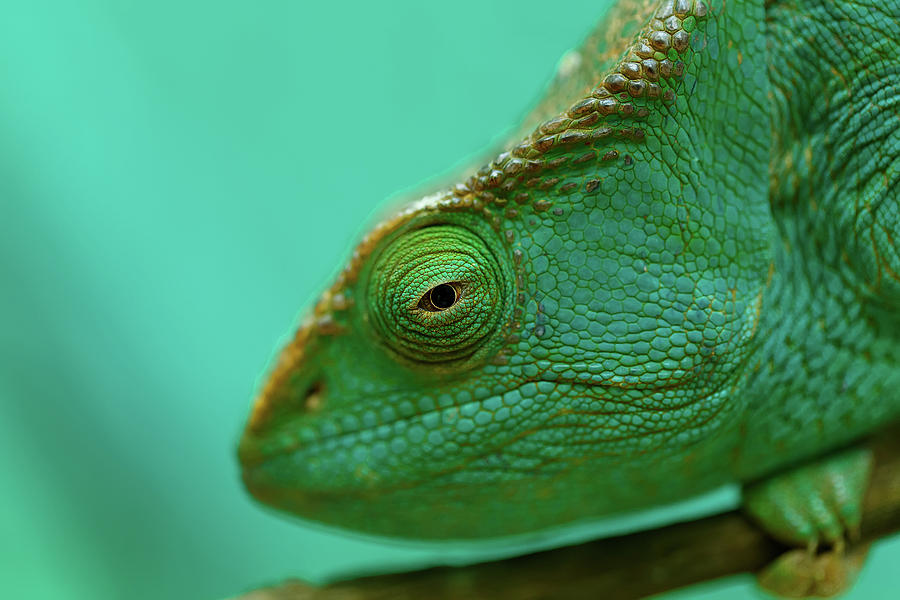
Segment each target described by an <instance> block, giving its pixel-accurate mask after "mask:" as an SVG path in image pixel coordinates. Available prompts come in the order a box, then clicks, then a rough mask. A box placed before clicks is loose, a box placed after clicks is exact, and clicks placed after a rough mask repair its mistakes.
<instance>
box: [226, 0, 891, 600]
mask: <svg viewBox="0 0 900 600" xmlns="http://www.w3.org/2000/svg"><path fill="white" fill-rule="evenodd" d="M548 18H549V19H550V21H551V22H552V19H553V18H560V19H563V18H565V19H568V18H574V16H572V15H555V16H554V15H552V13H551V15H550V16H548ZM898 42H900V4H898V2H896V0H890V1H889V2H882V1H876V0H852V1H850V0H844V1H842V0H767V1H766V2H763V1H760V0H727V1H726V0H662V1H648V0H620V1H618V2H617V3H616V4H615V5H613V6H612V7H611V8H610V9H609V10H608V11H607V13H606V15H605V17H604V18H603V19H601V21H600V22H599V24H598V25H597V26H596V28H595V29H594V30H593V31H592V32H591V33H589V34H588V36H587V37H586V39H585V40H584V42H583V43H582V45H581V46H580V47H579V48H578V49H577V50H574V51H572V52H571V53H569V54H568V55H566V57H565V58H564V60H563V61H561V64H560V68H559V70H558V73H557V75H556V76H555V78H554V79H553V81H552V82H551V83H550V84H549V86H548V89H547V93H546V95H545V97H544V98H543V99H542V100H540V101H539V102H538V104H537V106H536V107H535V108H534V109H533V110H532V111H531V112H530V113H529V114H528V115H527V116H526V118H525V119H524V121H523V123H522V125H521V127H519V128H517V129H516V130H515V131H514V132H513V133H512V135H511V137H510V140H509V142H508V143H506V144H505V145H504V147H503V149H502V151H501V152H497V153H496V154H494V155H492V157H491V158H490V159H489V160H485V162H484V164H483V166H480V167H479V168H476V169H472V170H469V171H466V172H465V173H463V174H462V175H460V176H459V177H458V178H456V179H455V180H454V181H453V182H452V183H451V184H450V185H446V186H441V187H439V188H438V189H437V190H436V191H433V192H430V193H427V194H424V195H422V196H421V197H418V198H415V199H414V200H412V201H410V202H408V203H407V204H405V205H403V206H402V207H400V208H399V209H398V210H396V211H395V212H394V213H392V214H391V215H390V216H389V217H388V218H387V219H385V220H383V221H382V222H380V223H378V224H377V225H376V226H375V227H374V228H373V229H372V230H371V231H370V232H369V233H368V234H367V235H366V236H364V237H363V238H362V240H361V241H360V242H359V243H358V246H357V247H356V249H355V250H354V252H353V253H352V256H351V257H350V258H349V261H348V263H347V264H346V265H345V266H344V268H343V270H341V271H340V273H339V274H338V275H337V277H336V280H335V281H334V282H333V284H332V285H331V286H330V287H328V288H327V289H326V290H325V291H324V292H323V294H322V295H321V297H320V299H319V300H318V302H317V303H316V304H315V306H314V307H313V308H312V309H311V310H310V311H309V313H308V315H307V316H306V317H305V319H304V320H303V322H302V324H301V325H300V327H299V329H298V330H297V332H296V334H295V335H294V337H293V338H292V339H291V340H290V341H289V343H288V344H287V345H286V347H285V348H284V349H283V350H282V352H281V354H280V356H279V358H278V360H277V363H276V364H275V366H274V367H273V368H272V370H271V373H270V374H269V377H268V379H267V381H266V383H265V384H264V385H263V386H262V389H261V391H260V393H259V395H258V397H257V399H256V401H255V403H254V405H253V408H252V411H251V414H250V416H249V419H248V423H247V425H246V428H245V431H244V433H243V436H242V438H241V440H240V444H239V448H238V454H239V460H240V463H241V465H242V477H243V481H244V483H245V485H246V487H247V489H248V490H249V492H250V493H251V494H252V495H253V496H254V497H255V498H256V499H258V500H259V501H261V502H263V503H265V504H268V505H271V506H273V507H276V508H278V509H281V510H284V511H288V512H290V513H294V514H296V515H300V516H302V517H305V518H307V519H311V520H315V521H318V522H322V523H326V524H331V525H335V526H338V527H342V528H347V529H352V530H358V531H363V532H367V533H371V534H378V535H383V536H392V537H401V538H414V539H463V538H489V537H496V536H507V535H512V534H517V533H523V532H531V531H537V530H542V529H547V528H550V527H554V526H557V525H561V524H565V523H572V522H575V521H580V520H585V519H593V518H597V517H603V516H607V515H616V514H620V513H623V512H626V511H635V510H639V509H644V508H649V507H653V506H658V505H664V504H667V503H671V502H674V501H677V500H680V499H684V498H689V497H693V496H696V495H698V494H700V493H703V492H705V491H708V490H712V489H715V488H716V487H717V486H721V485H723V484H725V483H728V482H737V483H739V484H741V485H743V505H744V508H745V510H746V511H747V513H748V514H749V515H750V516H751V517H753V518H754V519H755V520H756V521H757V522H758V523H759V524H760V526H762V527H763V528H764V529H765V530H766V531H767V532H769V533H770V534H771V535H772V536H774V537H775V538H777V539H779V540H781V541H783V542H785V543H787V544H789V545H791V546H795V547H796V548H797V551H796V552H795V553H794V554H792V555H790V556H788V555H785V556H786V557H787V558H786V559H785V560H783V561H781V562H780V563H778V562H777V561H776V564H774V565H772V567H770V568H769V569H768V570H767V571H766V574H765V577H767V578H768V579H767V583H766V582H764V585H767V586H768V587H769V588H770V589H773V590H774V591H776V592H778V593H781V594H784V595H804V594H810V593H818V594H822V595H827V594H831V593H835V592H836V591H839V590H840V589H842V588H843V587H844V586H845V585H848V583H847V582H842V581H838V582H837V583H835V582H834V581H825V580H824V579H827V577H825V576H823V574H822V570H823V569H825V567H822V562H821V560H819V559H820V558H821V557H822V556H824V554H821V553H819V552H825V553H830V554H828V556H832V557H837V558H835V560H836V561H837V562H836V563H834V564H843V563H841V562H840V559H841V556H843V552H844V549H845V546H846V543H847V542H852V540H853V539H854V532H855V531H857V530H858V527H859V523H860V519H861V499H862V495H863V493H864V491H865V488H866V482H867V477H868V473H869V471H870V468H871V462H872V459H871V452H870V451H869V450H868V449H867V447H866V445H865V444H864V440H865V438H866V436H868V435H869V434H871V433H873V432H875V431H877V430H879V429H881V428H883V427H885V426H887V425H889V424H891V423H894V422H896V421H898V420H900V246H898V241H900V197H898V189H900V185H898V182H900V63H898V61H897V60H896V52H895V50H896V45H897V43H898ZM512 59H513V58H512V57H506V58H504V57H500V56H498V57H493V58H490V59H487V58H486V60H491V61H496V62H497V63H498V64H497V65H496V67H497V68H502V63H503V61H504V60H512ZM359 135H360V136H364V135H365V134H364V132H362V131H361V132H360V133H359ZM348 168H350V167H349V166H348ZM798 553H799V554H798ZM817 553H818V554H817ZM801 563H802V564H803V565H806V566H805V567H803V568H801V567H798V565H800V564H801ZM810 565H813V566H810ZM815 565H818V567H816V566H815ZM816 569H818V571H816ZM848 573H849V571H848ZM762 577H763V576H762V575H761V578H762ZM823 578H824V579H823ZM837 579H841V578H840V577H838V578H837ZM846 579H847V580H848V581H849V580H850V579H852V574H849V575H848V576H847V577H846ZM798 582H799V583H798Z"/></svg>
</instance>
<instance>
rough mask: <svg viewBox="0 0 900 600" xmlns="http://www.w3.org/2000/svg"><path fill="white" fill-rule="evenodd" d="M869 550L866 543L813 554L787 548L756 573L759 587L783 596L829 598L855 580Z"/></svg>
mask: <svg viewBox="0 0 900 600" xmlns="http://www.w3.org/2000/svg"><path fill="white" fill-rule="evenodd" d="M868 551H869V544H863V545H860V546H854V547H853V548H852V549H850V550H849V551H845V550H844V549H843V547H840V548H837V547H835V548H834V549H832V550H829V551H827V552H823V553H821V554H816V553H815V552H814V551H811V550H800V549H797V550H789V551H788V552H785V553H784V554H782V555H781V556H779V557H778V558H776V559H775V560H774V561H772V563H771V564H769V565H768V566H767V567H766V568H765V569H763V570H762V571H761V572H760V573H759V575H758V576H757V581H758V582H759V585H760V587H762V588H763V589H764V590H766V591H768V592H770V593H772V594H775V595H776V596H782V597H784V598H809V597H819V598H830V597H832V596H837V595H838V594H840V593H842V592H845V591H846V590H847V589H849V588H850V586H851V585H853V582H854V581H856V576H857V575H858V574H859V571H860V569H862V566H863V563H864V562H865V560H866V554H867V553H868Z"/></svg>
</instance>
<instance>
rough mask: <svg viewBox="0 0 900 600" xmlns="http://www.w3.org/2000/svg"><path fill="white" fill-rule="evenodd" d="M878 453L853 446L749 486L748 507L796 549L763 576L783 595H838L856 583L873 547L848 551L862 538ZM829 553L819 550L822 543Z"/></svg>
mask: <svg viewBox="0 0 900 600" xmlns="http://www.w3.org/2000/svg"><path fill="white" fill-rule="evenodd" d="M871 470H872V453H871V451H870V450H868V449H867V448H853V449H850V450H845V451H843V452H840V453H838V454H834V455H831V456H827V457H825V458H822V459H819V460H817V461H815V462H813V463H809V464H806V465H803V466H801V467H798V468H796V469H794V470H792V471H787V472H785V473H781V474H778V475H775V476H774V477H771V478H769V479H766V480H763V481H759V482H757V483H753V484H751V485H748V486H747V487H746V488H745V489H744V508H745V510H746V511H747V512H748V513H749V514H750V516H751V517H752V518H753V519H754V520H755V521H757V523H759V524H760V526H762V528H763V529H765V530H766V531H767V532H768V533H769V534H770V535H772V537H774V538H776V539H778V540H779V541H781V542H784V543H786V544H789V545H792V546H800V547H801V548H804V549H797V550H791V551H789V552H787V553H785V554H784V555H782V556H780V557H779V558H778V559H776V560H775V561H774V562H773V563H772V564H771V565H769V566H768V567H767V568H766V569H764V570H763V571H762V573H760V575H759V583H760V585H761V586H762V587H763V588H765V589H766V590H768V591H770V592H773V593H775V594H777V595H779V596H786V597H791V598H802V597H807V596H821V597H829V596H834V595H837V594H839V593H841V592H842V591H844V590H846V589H847V588H849V587H850V585H852V583H853V581H854V580H855V579H856V575H857V573H858V572H859V569H860V568H861V566H862V564H863V561H864V559H865V555H866V550H867V549H868V548H867V547H854V548H851V549H849V550H847V549H845V542H846V541H853V540H855V539H858V537H859V526H860V521H861V519H862V501H863V495H864V494H865V491H866V485H867V483H868V479H869V473H870V472H871ZM823 546H824V547H826V548H827V551H825V552H817V551H818V550H819V549H820V548H821V547H823Z"/></svg>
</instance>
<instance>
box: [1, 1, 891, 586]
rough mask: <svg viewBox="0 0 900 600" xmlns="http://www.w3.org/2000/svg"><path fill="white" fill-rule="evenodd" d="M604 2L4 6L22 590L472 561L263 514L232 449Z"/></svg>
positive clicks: (13, 537) (5, 402)
mask: <svg viewBox="0 0 900 600" xmlns="http://www.w3.org/2000/svg"><path fill="white" fill-rule="evenodd" d="M603 5H604V3H603V2H597V1H596V0H594V1H588V0H555V1H554V2H552V3H547V4H545V3H536V2H535V3H527V4H526V3H523V2H516V1H514V0H502V1H494V2H485V1H484V0H464V1H457V2H454V3H452V4H448V3H431V2H415V1H412V0H402V1H396V2H392V3H389V5H384V4H382V3H349V4H348V3H337V2H332V3H322V4H320V5H318V6H316V7H314V8H312V7H309V6H305V5H304V4H302V3H298V2H275V1H270V2H261V3H243V2H242V3H238V2H192V3H187V4H185V3H183V2H175V1H157V2H140V3H139V2H129V1H123V0H109V1H106V2H103V1H98V0H80V1H78V2H64V1H61V0H60V1H56V2H54V1H49V0H37V1H34V0H33V1H31V2H27V3H24V2H23V3H15V4H8V5H7V6H5V7H4V8H5V10H3V11H2V13H0V170H2V171H0V281H2V285H3V287H2V293H0V311H2V312H0V314H2V315H3V325H2V328H0V400H2V420H0V486H2V487H0V489H2V495H0V587H2V589H3V591H2V595H3V596H4V597H18V598H67V599H69V598H72V599H81V598H85V599H103V598H124V597H129V598H148V599H149V598H192V599H193V598H199V599H205V598H222V597H226V596H229V595H234V594H237V593H239V592H241V591H246V590H248V589H250V588H252V587H253V586H256V585H260V584H263V583H267V582H274V581H277V580H280V579H282V578H284V577H288V576H299V577H304V578H308V579H312V580H323V579H325V578H328V577H330V576H334V575H335V574H337V573H341V572H347V571H352V570H359V569H368V570H371V569H378V568H387V567H391V566H393V567H394V568H397V566H399V565H404V564H412V563H417V562H428V561H434V560H439V557H441V556H452V557H456V558H457V559H459V558H460V557H465V556H466V552H467V551H468V549H467V548H466V547H460V546H456V547H454V549H453V551H452V552H451V551H450V550H448V549H447V548H444V547H441V546H435V545H430V546H411V545H397V544H387V543H385V542H379V541H373V540H365V539H361V538H356V537H349V536H347V535H342V534H337V533H333V532H329V531H325V530H323V529H320V528H316V527H312V526H309V525H303V524H298V523H297V522H292V521H290V520H286V519H284V518H283V517H281V516H278V515H275V514H273V513H270V512H267V511H264V510H262V509H261V508H260V507H258V506H256V505H254V504H253V503H252V502H251V501H250V500H249V499H248V497H247V496H246V494H245V493H244V492H243V490H242V488H241V485H240V482H239V477H238V471H237V467H236V462H235V459H234V445H235V442H236V440H237V437H238V435H239V432H240V429H241V427H242V425H243V421H244V418H245V415H246V413H247V411H248V409H249V405H250V401H251V398H252V396H253V394H254V390H255V389H256V387H257V386H258V384H259V377H260V375H261V374H262V373H263V372H264V371H265V369H266V366H267V364H268V361H269V360H270V359H271V358H272V356H273V354H274V352H275V351H276V349H277V348H278V347H279V346H280V345H281V343H282V342H283V341H284V340H285V337H286V336H287V335H288V334H289V333H290V331H291V329H292V327H293V323H294V322H295V321H296V318H297V317H298V315H299V314H300V311H301V309H302V308H303V307H305V306H308V305H309V304H310V303H311V302H312V301H313V299H314V297H315V295H316V294H317V292H318V291H319V290H321V289H322V287H323V286H324V285H325V284H326V283H327V282H328V281H329V280H330V278H331V277H332V276H333V275H334V273H335V271H336V269H337V268H338V267H339V265H340V263H341V262H342V261H343V259H344V257H345V256H346V255H347V253H348V252H349V249H350V246H351V241H352V240H353V239H354V238H356V237H358V236H359V235H360V233H361V232H362V230H363V228H364V227H365V224H366V223H367V222H371V219H372V215H373V211H376V210H377V209H378V207H379V205H381V206H382V207H383V206H384V200H385V199H387V198H390V197H392V196H395V195H396V194H397V193H398V192H399V191H402V190H404V189H408V188H410V187H412V186H415V185H417V184H421V183H422V182H423V181H425V180H427V179H428V178H429V177H433V176H435V175H438V174H440V173H446V172H447V171H448V170H451V169H452V167H453V166H454V165H459V164H462V163H463V162H465V159H466V158H467V157H468V158H471V157H472V156H474V155H476V154H477V153H479V152H480V151H482V150H484V149H485V148H486V147H488V146H489V145H491V144H492V143H495V142H496V141H497V140H498V139H499V137H498V136H500V135H501V134H502V133H503V132H504V131H507V130H508V129H509V128H510V127H511V126H513V125H514V124H515V123H516V121H517V120H518V119H519V118H520V117H521V116H522V114H523V113H524V111H525V109H526V108H527V106H528V105H529V104H530V103H532V102H533V100H535V99H536V98H537V97H538V95H539V93H540V89H541V87H542V85H543V83H544V82H545V81H546V79H547V77H548V76H549V74H550V73H551V72H552V70H553V68H554V65H555V63H556V61H557V60H558V58H559V57H560V56H561V54H562V53H563V52H564V51H565V50H566V49H568V48H569V47H571V46H572V45H573V44H575V43H576V42H577V40H578V39H579V38H580V37H581V36H582V35H584V33H586V31H587V30H588V29H589V28H590V27H591V25H592V23H593V22H595V21H596V19H597V18H598V17H599V16H600V15H601V13H602V12H603ZM551 11H552V14H551ZM551 23H552V25H551ZM898 558H900V538H894V539H892V540H890V541H887V542H884V543H882V544H880V545H879V546H878V547H876V549H875V551H874V552H873V556H872V560H871V561H870V564H869V565H868V567H867V570H866V571H865V572H864V574H863V576H862V580H861V583H860V584H859V585H858V587H857V588H856V589H855V590H854V592H853V593H852V594H851V595H849V596H848V598H851V599H852V598H869V599H871V598H888V597H896V593H895V591H894V590H895V587H894V586H896V585H897V583H898V578H897V574H896V570H895V568H894V565H895V564H896V563H897V560H898ZM889 585H890V586H891V587H888V586H889ZM667 597H669V598H700V597H702V598H729V599H730V598H755V597H758V594H757V592H755V590H754V588H753V585H752V582H751V580H750V578H749V577H738V578H732V579H729V580H726V581H723V582H715V583H712V584H709V585H705V586H702V587H699V588H693V589H690V590H687V591H682V592H678V593H676V594H672V595H669V596H667Z"/></svg>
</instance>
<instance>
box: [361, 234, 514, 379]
mask: <svg viewBox="0 0 900 600" xmlns="http://www.w3.org/2000/svg"><path fill="white" fill-rule="evenodd" d="M502 252H503V248H502V246H500V245H499V244H497V243H496V242H492V241H490V240H488V241H486V240H485V239H484V238H483V237H482V236H480V235H478V234H477V233H476V232H475V231H472V230H471V229H469V228H468V227H463V226H459V225H451V224H441V225H429V226H427V227H421V228H419V229H412V230H409V231H406V232H403V233H402V234H400V235H398V236H397V237H396V238H395V239H393V240H391V241H390V242H389V243H388V244H387V245H386V246H385V248H384V249H383V250H382V251H381V252H380V253H379V254H378V256H377V258H376V259H375V261H374V263H373V265H372V269H371V271H370V272H369V279H368V285H367V290H366V294H367V297H368V302H367V305H368V311H369V314H368V316H369V318H368V321H369V323H371V324H372V326H373V329H374V330H375V334H376V336H377V337H378V338H379V341H380V342H381V343H382V344H384V345H386V346H387V347H388V348H390V349H391V350H393V351H394V352H396V353H397V354H400V355H402V356H403V357H404V358H406V359H409V360H411V361H414V362H417V363H427V364H435V363H442V364H445V365H448V366H449V365H456V364H462V363H467V362H468V359H470V358H471V357H473V356H475V355H480V354H486V353H488V352H489V351H490V350H491V349H492V347H493V348H496V344H493V343H492V342H493V341H496V340H497V339H499V338H500V337H502V336H498V335H496V334H497V333H498V332H499V331H500V330H501V328H502V327H503V325H504V323H505V322H506V321H507V319H508V318H509V308H510V301H511V299H512V297H513V296H514V293H513V287H514V285H515V280H514V279H515V278H514V276H513V275H512V274H511V273H510V272H509V268H508V266H507V262H506V261H504V260H502V258H503V257H502Z"/></svg>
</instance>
